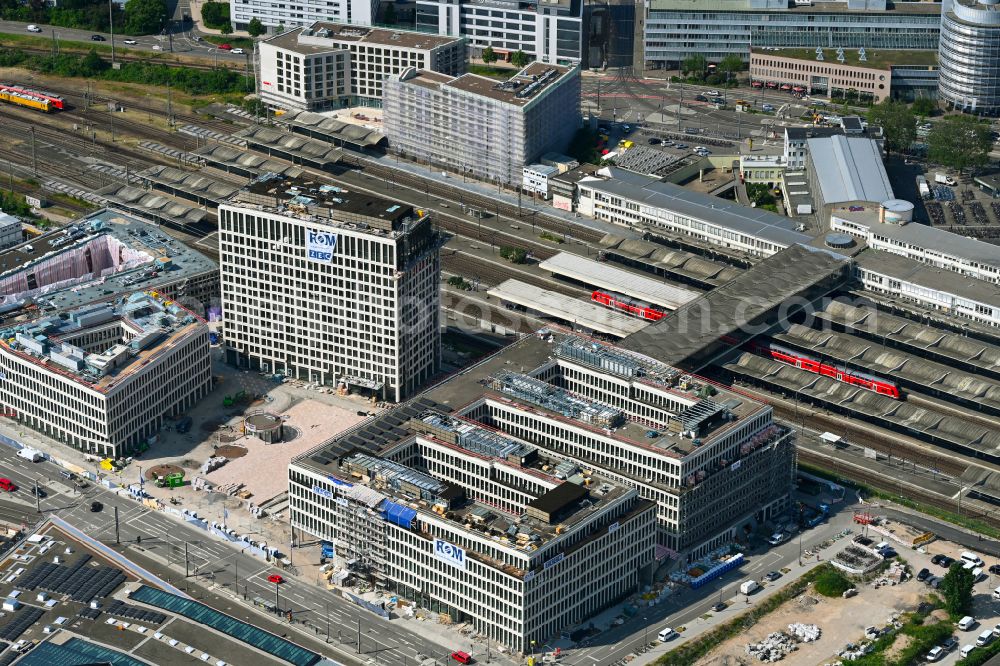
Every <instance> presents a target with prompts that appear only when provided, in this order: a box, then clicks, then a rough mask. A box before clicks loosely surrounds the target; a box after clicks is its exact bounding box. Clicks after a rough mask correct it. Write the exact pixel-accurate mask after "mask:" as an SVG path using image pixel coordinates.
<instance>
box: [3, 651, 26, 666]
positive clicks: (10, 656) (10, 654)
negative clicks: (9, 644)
mask: <svg viewBox="0 0 1000 666" xmlns="http://www.w3.org/2000/svg"><path fill="white" fill-rule="evenodd" d="M20 656H21V655H19V654H18V653H17V652H14V651H13V650H7V651H6V652H4V653H3V654H0V666H10V665H11V664H13V663H14V660H16V659H17V658H18V657H20Z"/></svg>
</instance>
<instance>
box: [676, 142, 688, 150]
mask: <svg viewBox="0 0 1000 666" xmlns="http://www.w3.org/2000/svg"><path fill="white" fill-rule="evenodd" d="M674 148H680V149H681V150H684V149H685V148H687V144H686V143H678V144H675V145H674Z"/></svg>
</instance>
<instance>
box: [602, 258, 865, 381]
mask: <svg viewBox="0 0 1000 666" xmlns="http://www.w3.org/2000/svg"><path fill="white" fill-rule="evenodd" d="M849 267H850V259H848V258H847V257H844V256H842V255H839V254H836V253H833V252H828V251H824V250H820V249H816V248H811V247H806V246H804V245H793V246H792V247H789V248H787V249H785V250H782V251H781V252H778V253H777V254H774V255H772V256H770V257H768V258H767V259H765V260H764V261H762V262H760V263H758V264H756V265H755V266H753V267H752V268H750V270H748V271H746V272H745V273H743V274H741V275H739V276H738V277H736V278H734V279H733V280H731V281H729V282H727V283H726V284H724V285H722V286H721V287H719V288H717V289H715V290H713V291H710V292H708V293H707V294H705V295H704V296H702V297H701V298H699V299H697V300H694V301H691V302H689V303H687V304H685V305H684V306H682V307H681V308H679V309H677V310H676V311H674V312H673V313H671V314H670V316H668V317H664V318H663V319H661V320H660V321H658V322H656V323H655V324H652V325H650V326H647V327H646V328H644V329H643V330H641V331H639V332H637V333H633V334H632V335H630V336H628V337H627V338H625V339H624V340H623V341H622V342H620V343H619V346H620V347H624V348H625V349H631V350H633V351H637V352H641V353H643V354H645V355H647V356H650V357H652V358H654V359H656V360H658V361H661V362H663V363H666V364H668V365H672V366H675V367H679V368H682V369H691V368H694V369H697V368H699V367H701V366H702V365H704V363H703V362H701V361H700V360H698V359H699V358H700V356H699V355H700V354H701V353H702V352H706V350H711V349H712V347H713V346H716V345H719V343H720V340H721V339H722V338H723V337H726V338H729V337H732V338H733V340H732V341H729V342H724V343H723V345H722V346H723V347H725V346H731V345H733V344H739V343H742V342H743V341H745V340H747V339H749V338H750V337H753V335H756V334H759V333H762V332H763V331H762V330H760V327H761V325H762V323H764V322H766V323H768V324H770V323H773V322H771V321H770V319H772V317H771V316H770V315H771V314H772V311H774V310H775V309H776V308H778V307H779V306H782V305H784V304H787V303H796V302H798V303H799V304H804V303H805V301H813V300H815V299H817V298H819V297H822V296H824V295H826V294H827V293H829V292H830V291H832V290H834V289H836V288H837V287H839V286H840V285H841V284H843V283H844V282H845V281H846V280H847V278H848V275H849ZM793 299H795V300H793ZM784 314H785V315H786V316H787V314H790V313H784ZM765 328H766V326H765Z"/></svg>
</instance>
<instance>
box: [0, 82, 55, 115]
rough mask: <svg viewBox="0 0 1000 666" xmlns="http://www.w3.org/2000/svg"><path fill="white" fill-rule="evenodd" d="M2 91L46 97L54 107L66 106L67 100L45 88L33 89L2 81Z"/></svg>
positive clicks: (0, 90)
mask: <svg viewBox="0 0 1000 666" xmlns="http://www.w3.org/2000/svg"><path fill="white" fill-rule="evenodd" d="M0 92H9V93H18V94H19V95H28V96H30V97H37V98H39V99H44V100H47V101H48V103H49V106H50V107H51V108H53V109H60V110H62V109H64V108H66V101H65V100H64V99H63V98H62V97H60V96H59V95H56V94H55V93H50V92H46V91H44V90H33V89H32V88H25V87H24V86H19V85H17V84H14V83H0Z"/></svg>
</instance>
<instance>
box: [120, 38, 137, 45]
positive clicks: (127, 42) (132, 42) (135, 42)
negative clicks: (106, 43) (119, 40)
mask: <svg viewBox="0 0 1000 666" xmlns="http://www.w3.org/2000/svg"><path fill="white" fill-rule="evenodd" d="M124 43H125V44H128V45H129V46H135V45H136V44H138V43H139V42H137V41H135V40H134V39H126V40H125V42H124Z"/></svg>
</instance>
